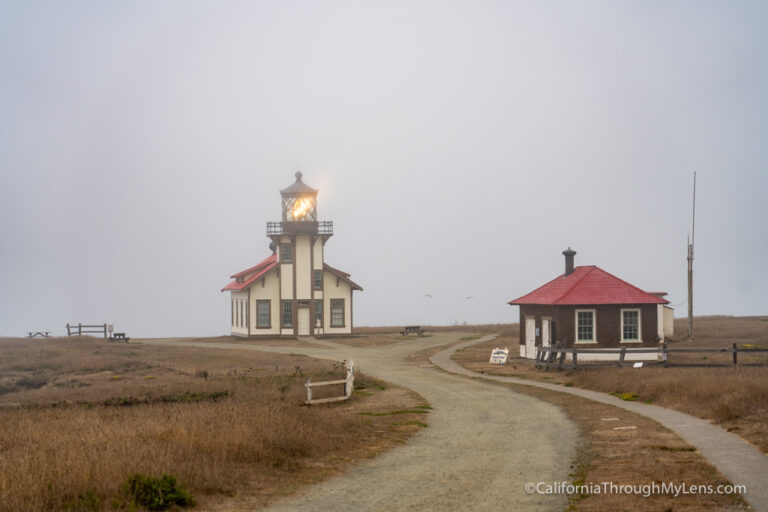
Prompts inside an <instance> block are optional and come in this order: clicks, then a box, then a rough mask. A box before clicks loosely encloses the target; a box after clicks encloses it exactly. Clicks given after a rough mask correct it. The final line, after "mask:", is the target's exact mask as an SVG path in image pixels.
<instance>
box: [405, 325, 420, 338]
mask: <svg viewBox="0 0 768 512" xmlns="http://www.w3.org/2000/svg"><path fill="white" fill-rule="evenodd" d="M409 334H415V335H417V336H424V329H422V328H421V326H420V325H407V326H405V327H404V328H403V330H402V331H400V335H401V336H408V335H409Z"/></svg>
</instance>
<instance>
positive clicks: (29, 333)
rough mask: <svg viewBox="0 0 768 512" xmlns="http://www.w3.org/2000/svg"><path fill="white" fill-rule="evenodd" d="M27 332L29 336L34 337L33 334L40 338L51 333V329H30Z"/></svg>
mask: <svg viewBox="0 0 768 512" xmlns="http://www.w3.org/2000/svg"><path fill="white" fill-rule="evenodd" d="M27 334H28V335H29V337H30V338H34V337H35V336H40V337H41V338H47V337H48V336H49V335H50V334H51V331H30V332H27Z"/></svg>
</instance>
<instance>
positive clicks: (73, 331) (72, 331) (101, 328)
mask: <svg viewBox="0 0 768 512" xmlns="http://www.w3.org/2000/svg"><path fill="white" fill-rule="evenodd" d="M83 334H103V335H104V339H107V324H100V325H85V324H77V325H69V324H67V336H82V335H83Z"/></svg>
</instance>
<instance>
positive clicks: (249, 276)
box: [221, 254, 277, 292]
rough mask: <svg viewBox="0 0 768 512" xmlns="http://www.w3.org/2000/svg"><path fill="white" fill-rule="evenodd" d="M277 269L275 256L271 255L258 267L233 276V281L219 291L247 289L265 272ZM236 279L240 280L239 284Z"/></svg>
mask: <svg viewBox="0 0 768 512" xmlns="http://www.w3.org/2000/svg"><path fill="white" fill-rule="evenodd" d="M275 267H277V254H273V255H272V256H270V257H269V258H267V259H265V260H264V261H262V262H261V263H259V264H258V265H255V266H253V267H251V268H248V269H245V270H243V271H242V272H238V273H237V274H233V275H232V276H230V277H232V278H233V279H234V281H232V282H231V283H229V284H228V285H227V286H225V287H224V288H222V289H221V291H223V292H224V291H227V290H231V291H240V290H244V289H246V288H248V287H249V286H250V285H251V284H252V283H253V282H254V281H256V280H257V279H259V278H260V277H262V276H264V275H265V274H266V273H267V272H269V271H270V270H272V269H273V268H275ZM238 278H242V281H241V282H238V281H237V280H238Z"/></svg>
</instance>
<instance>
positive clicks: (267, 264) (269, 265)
mask: <svg viewBox="0 0 768 512" xmlns="http://www.w3.org/2000/svg"><path fill="white" fill-rule="evenodd" d="M276 267H277V254H273V255H272V256H270V257H269V258H267V259H265V260H264V261H262V262H261V263H259V264H257V265H254V266H253V267H251V268H247V269H245V270H243V271H242V272H238V273H237V274H232V275H231V276H230V277H231V278H232V279H234V281H232V282H231V283H229V284H228V285H227V286H225V287H224V288H222V289H221V291H223V292H226V291H234V292H238V291H241V290H245V289H246V288H248V287H249V286H250V285H252V284H253V283H254V282H255V281H256V280H258V279H260V278H261V277H263V276H264V275H266V274H267V272H269V271H270V270H272V269H273V268H276ZM324 268H325V269H326V270H328V271H330V272H332V273H333V274H334V275H336V277H338V278H340V279H342V280H344V281H346V282H347V283H349V285H350V286H351V287H352V289H353V290H360V291H362V290H363V288H362V287H361V286H360V285H359V284H357V283H355V282H354V281H352V280H351V279H350V278H349V276H350V274H347V273H346V272H344V271H342V270H339V269H336V268H333V267H332V266H330V265H328V264H327V263H326V264H324Z"/></svg>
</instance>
